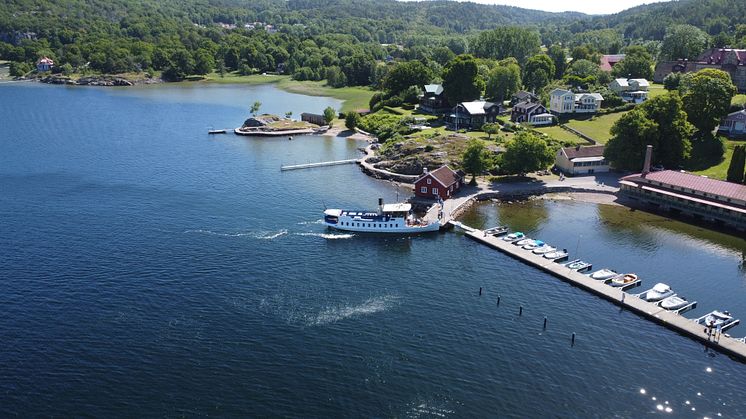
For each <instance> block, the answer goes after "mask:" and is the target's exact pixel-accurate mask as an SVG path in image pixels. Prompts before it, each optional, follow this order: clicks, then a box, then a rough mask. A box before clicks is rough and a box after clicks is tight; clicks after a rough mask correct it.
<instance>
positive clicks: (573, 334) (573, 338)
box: [572, 332, 575, 346]
mask: <svg viewBox="0 0 746 419" xmlns="http://www.w3.org/2000/svg"><path fill="white" fill-rule="evenodd" d="M572 346H575V332H572Z"/></svg>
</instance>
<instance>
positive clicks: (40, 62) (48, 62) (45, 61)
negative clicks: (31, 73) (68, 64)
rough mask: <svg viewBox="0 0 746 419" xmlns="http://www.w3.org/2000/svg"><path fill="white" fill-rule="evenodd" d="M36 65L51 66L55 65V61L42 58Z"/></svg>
mask: <svg viewBox="0 0 746 419" xmlns="http://www.w3.org/2000/svg"><path fill="white" fill-rule="evenodd" d="M36 63H37V64H49V65H54V60H52V59H51V58H49V57H43V58H40V59H39V61H37V62H36Z"/></svg>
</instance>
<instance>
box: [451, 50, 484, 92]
mask: <svg viewBox="0 0 746 419" xmlns="http://www.w3.org/2000/svg"><path fill="white" fill-rule="evenodd" d="M478 76H479V70H478V68H477V60H476V59H475V58H474V57H473V56H472V55H469V54H464V55H459V56H457V57H456V58H454V59H453V60H452V61H451V62H449V63H448V65H446V67H445V68H444V69H443V89H444V90H445V95H446V97H447V98H448V101H449V102H450V103H451V104H456V103H459V102H464V101H470V100H474V99H479V96H480V95H481V94H482V90H484V82H483V81H482V80H481V79H480V78H479V77H478Z"/></svg>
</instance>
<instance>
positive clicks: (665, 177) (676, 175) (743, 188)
mask: <svg viewBox="0 0 746 419" xmlns="http://www.w3.org/2000/svg"><path fill="white" fill-rule="evenodd" d="M623 179H625V180H632V181H642V179H643V178H642V177H641V175H639V174H636V175H630V176H626V177H624V178H623ZM644 179H645V181H644V182H643V183H648V184H649V183H651V182H653V181H654V182H660V183H662V184H663V186H664V187H665V186H668V187H670V186H676V187H679V188H686V189H691V190H694V191H697V192H703V193H708V194H712V195H715V196H717V197H722V198H730V199H736V200H740V201H746V185H739V184H738V183H732V182H725V181H722V180H717V179H710V178H708V177H705V176H699V175H695V174H692V173H687V172H679V171H676V170H661V171H660V172H650V173H648V174H647V175H645V178H644Z"/></svg>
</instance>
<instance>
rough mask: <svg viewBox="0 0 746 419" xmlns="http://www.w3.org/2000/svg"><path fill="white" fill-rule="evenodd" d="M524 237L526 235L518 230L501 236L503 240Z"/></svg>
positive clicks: (508, 240) (510, 240) (509, 240)
mask: <svg viewBox="0 0 746 419" xmlns="http://www.w3.org/2000/svg"><path fill="white" fill-rule="evenodd" d="M524 237H526V235H525V234H523V233H521V232H520V231H516V232H515V233H510V234H508V235H507V236H505V237H503V240H505V241H506V242H512V241H514V240H521V239H523V238H524Z"/></svg>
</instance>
